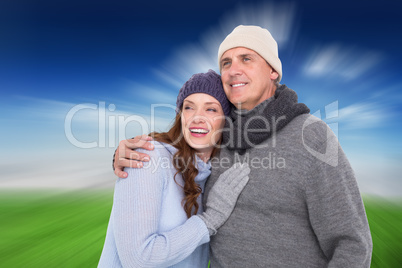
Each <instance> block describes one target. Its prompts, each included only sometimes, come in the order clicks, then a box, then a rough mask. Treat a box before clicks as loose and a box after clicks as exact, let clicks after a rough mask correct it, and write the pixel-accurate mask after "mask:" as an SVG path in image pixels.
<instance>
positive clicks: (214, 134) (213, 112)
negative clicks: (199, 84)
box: [181, 93, 225, 156]
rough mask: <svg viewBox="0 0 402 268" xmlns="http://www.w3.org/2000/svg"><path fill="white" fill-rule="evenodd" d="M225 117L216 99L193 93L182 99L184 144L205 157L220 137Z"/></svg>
mask: <svg viewBox="0 0 402 268" xmlns="http://www.w3.org/2000/svg"><path fill="white" fill-rule="evenodd" d="M224 123H225V116H224V113H223V110H222V106H221V104H220V103H219V101H218V100H217V99H215V98H214V97H212V96H211V95H208V94H205V93H195V94H191V95H189V96H188V97H187V98H185V99H184V102H183V109H182V115H181V126H182V131H183V135H184V139H185V140H186V142H187V143H188V144H189V145H190V146H191V147H192V148H194V149H195V150H196V151H197V152H200V153H203V154H204V155H205V156H207V155H208V154H209V155H210V154H211V153H212V150H213V149H214V147H215V146H216V144H217V143H218V142H219V140H220V138H221V136H222V128H223V126H224Z"/></svg>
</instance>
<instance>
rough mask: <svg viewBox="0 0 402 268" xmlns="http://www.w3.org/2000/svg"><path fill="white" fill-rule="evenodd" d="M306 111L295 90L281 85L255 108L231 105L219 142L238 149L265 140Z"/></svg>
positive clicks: (241, 149)
mask: <svg viewBox="0 0 402 268" xmlns="http://www.w3.org/2000/svg"><path fill="white" fill-rule="evenodd" d="M309 112H310V109H309V108H308V107H307V106H306V105H305V104H304V103H298V102H297V94H296V92H294V91H293V90H292V89H290V88H288V87H287V86H285V85H280V86H279V87H278V88H277V89H276V91H275V94H274V96H273V97H271V98H269V99H267V100H266V101H264V102H262V103H260V104H259V105H257V106H256V107H255V108H254V109H252V110H250V111H246V110H236V109H232V111H231V114H230V117H229V118H227V120H226V122H225V127H224V130H223V133H222V138H223V140H222V146H224V147H225V146H227V148H229V149H230V150H238V151H240V153H241V152H242V151H244V150H245V149H249V148H252V147H254V146H255V145H258V144H260V143H262V142H263V141H265V140H267V139H268V138H269V137H271V135H272V134H273V133H275V132H278V131H279V130H281V129H282V128H283V127H285V126H286V125H287V124H288V123H289V122H290V121H292V119H293V118H295V117H296V116H298V115H301V114H305V113H309Z"/></svg>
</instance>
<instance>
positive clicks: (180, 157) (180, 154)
mask: <svg viewBox="0 0 402 268" xmlns="http://www.w3.org/2000/svg"><path fill="white" fill-rule="evenodd" d="M150 136H152V137H153V138H154V140H156V141H159V142H164V143H167V144H171V145H173V146H174V147H175V148H177V149H178V151H177V152H176V153H175V154H174V156H173V166H174V167H175V168H176V170H177V172H176V174H175V176H174V178H175V181H176V175H177V174H178V173H181V174H182V177H183V180H184V187H183V190H184V199H183V207H184V211H185V212H186V214H187V217H188V218H190V217H191V215H193V214H197V211H198V208H199V205H198V203H197V198H198V196H199V195H200V194H201V187H200V186H199V185H198V184H197V183H196V182H195V177H196V176H197V175H198V170H197V168H196V167H195V166H194V163H195V152H196V151H195V150H194V149H193V148H191V147H190V146H189V145H188V144H187V142H186V141H185V139H184V137H183V134H182V128H181V116H180V113H178V114H177V115H176V118H175V120H174V123H173V126H172V128H171V129H170V130H169V131H168V132H162V133H157V132H153V133H151V134H150ZM216 153H217V148H216V147H215V148H214V149H213V151H212V154H211V157H213V156H214V155H215V154H216Z"/></svg>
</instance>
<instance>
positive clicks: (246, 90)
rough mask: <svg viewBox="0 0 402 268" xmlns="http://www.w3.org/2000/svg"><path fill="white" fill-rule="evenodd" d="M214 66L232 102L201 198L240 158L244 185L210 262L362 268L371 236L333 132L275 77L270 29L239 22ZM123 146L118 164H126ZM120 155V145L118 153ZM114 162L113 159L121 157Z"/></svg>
mask: <svg viewBox="0 0 402 268" xmlns="http://www.w3.org/2000/svg"><path fill="white" fill-rule="evenodd" d="M218 61H219V68H220V71H221V78H222V83H223V87H224V89H225V93H226V95H227V96H228V98H229V100H230V102H231V103H232V104H233V105H234V106H235V107H236V109H233V110H232V113H231V115H230V119H228V120H227V122H226V125H225V130H224V132H223V141H222V149H221V152H220V157H219V160H213V161H212V167H213V168H212V174H211V176H210V178H209V179H208V182H207V184H206V187H205V195H204V203H205V200H207V199H208V193H209V190H210V189H211V187H212V186H213V184H214V183H215V182H216V180H217V178H218V176H219V174H221V173H222V172H224V171H225V170H226V169H228V168H229V167H230V166H232V165H233V163H234V162H248V163H249V166H250V168H251V173H250V175H249V177H250V180H249V183H248V185H247V186H246V187H245V189H244V190H243V192H242V194H241V195H240V196H239V199H238V201H237V204H236V207H235V209H234V211H233V213H232V215H231V216H230V218H229V219H228V220H227V222H226V223H225V224H224V225H223V226H222V227H221V228H220V229H219V230H218V232H217V234H216V235H215V236H213V237H211V242H210V251H211V267H369V266H370V261H371V251H372V242H371V236H370V230H369V226H368V222H367V217H366V214H365V211H364V206H363V203H362V200H361V196H360V193H359V190H358V186H357V183H356V180H355V177H354V174H353V170H352V169H351V167H350V165H349V162H348V160H347V158H346V156H345V155H344V153H343V151H342V149H341V147H340V145H339V143H338V141H337V139H336V137H335V135H334V134H333V133H332V131H331V130H330V129H329V128H328V126H327V125H326V124H325V123H324V122H323V121H321V120H319V119H318V118H315V117H313V116H312V115H309V109H308V108H307V107H306V106H305V105H304V104H301V103H298V102H297V95H296V93H295V92H294V91H293V90H291V89H289V88H287V87H286V86H285V85H279V82H280V80H281V78H282V66H281V61H280V60H279V58H278V49H277V44H276V42H275V40H274V39H273V38H272V36H271V34H270V33H269V32H268V31H267V30H266V29H263V28H260V27H257V26H242V25H241V26H238V27H236V28H235V29H234V30H233V32H232V33H230V34H229V35H228V36H227V37H226V39H225V40H224V41H223V42H222V43H221V45H220V47H219V52H218ZM143 144H146V139H140V138H137V139H135V140H133V143H131V144H130V142H122V143H121V145H123V147H124V148H123V149H124V150H122V148H120V152H123V153H122V155H124V156H127V158H126V157H123V158H120V157H119V156H118V155H116V157H117V159H119V161H116V163H115V164H114V166H115V167H116V171H115V173H116V174H117V175H118V176H121V175H122V166H127V165H135V163H134V162H131V161H133V160H130V158H134V159H143V158H144V157H145V155H138V154H135V157H129V155H130V153H131V152H132V151H131V149H129V148H126V147H130V148H136V147H138V146H141V147H143V148H144V147H145V146H142V145H143ZM117 154H119V150H117ZM120 159H121V161H120Z"/></svg>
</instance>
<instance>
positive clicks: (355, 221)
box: [306, 128, 372, 267]
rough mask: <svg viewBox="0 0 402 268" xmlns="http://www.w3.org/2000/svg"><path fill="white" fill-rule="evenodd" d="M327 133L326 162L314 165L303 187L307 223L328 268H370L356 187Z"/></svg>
mask: <svg viewBox="0 0 402 268" xmlns="http://www.w3.org/2000/svg"><path fill="white" fill-rule="evenodd" d="M327 132H328V136H327V138H328V139H327V140H326V143H325V144H323V145H325V146H326V148H325V149H326V150H323V152H326V156H327V157H326V158H325V159H326V160H325V161H322V160H323V159H321V160H317V161H315V162H316V165H315V166H314V170H313V171H312V173H311V177H310V178H309V179H308V181H307V184H306V200H307V206H308V211H309V217H310V222H311V225H312V227H313V229H314V232H315V234H316V236H317V239H318V242H319V244H320V247H321V249H322V251H323V252H324V254H325V256H326V257H327V258H328V260H329V266H328V267H370V262H371V252H372V241H371V235H370V229H369V225H368V222H367V216H366V213H365V210H364V206H363V202H362V199H361V195H360V192H359V189H358V185H357V182H356V179H355V176H354V173H353V170H352V168H351V166H350V164H349V161H348V160H347V158H346V156H345V154H344V152H343V150H342V148H341V147H340V145H339V142H338V140H337V138H336V136H335V135H334V134H333V133H332V131H331V130H330V129H329V128H328V130H327ZM331 151H332V152H331Z"/></svg>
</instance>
